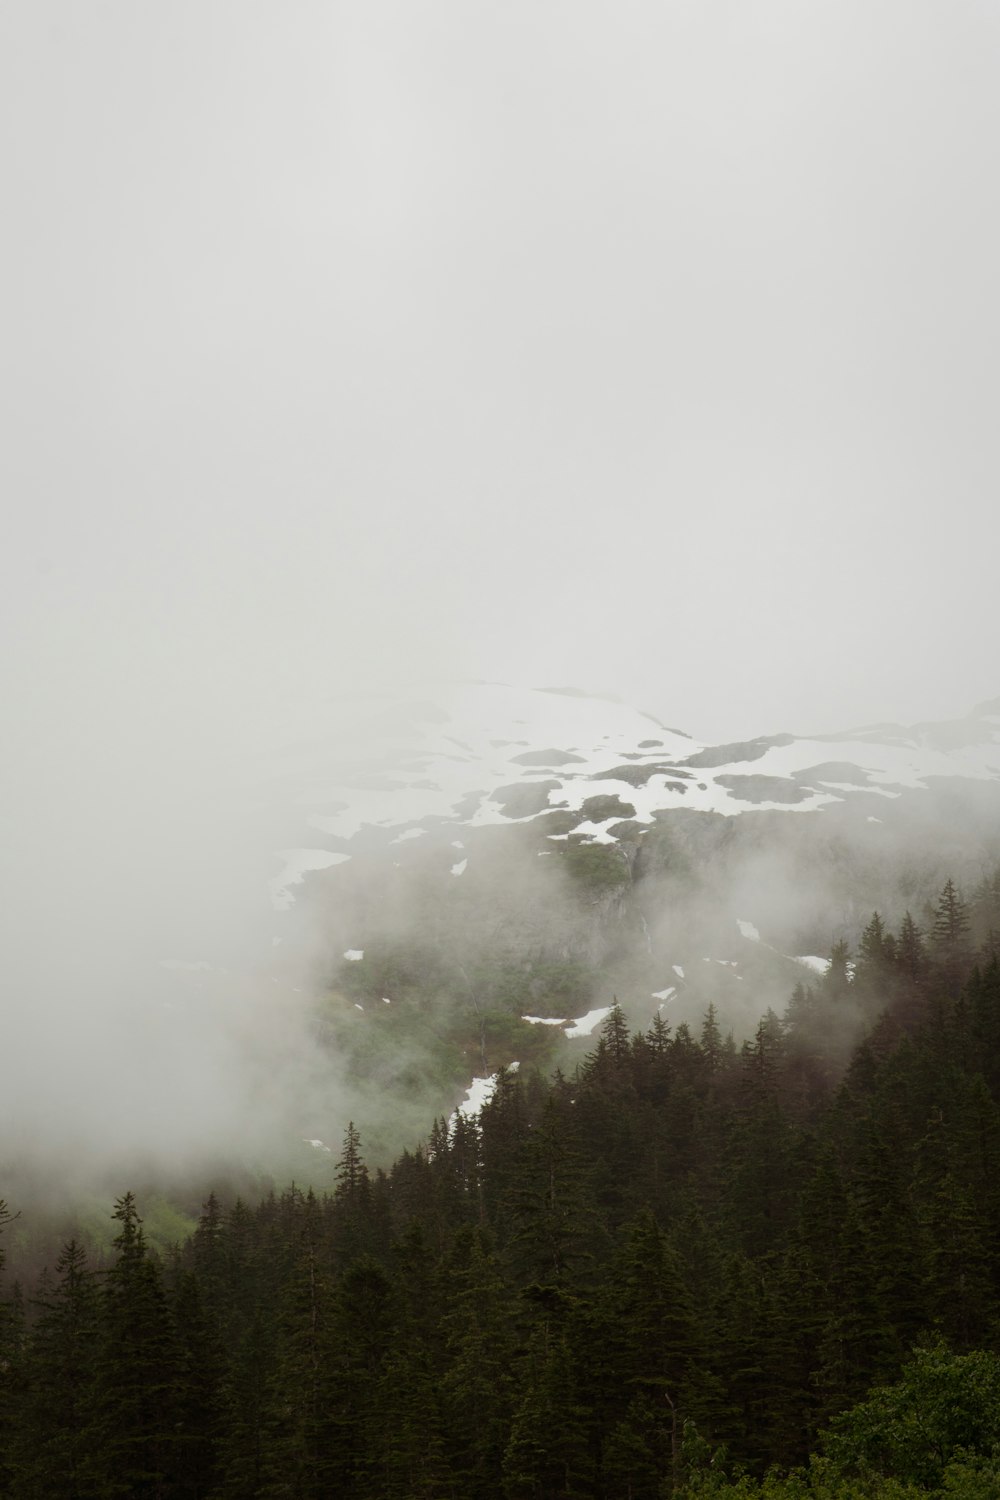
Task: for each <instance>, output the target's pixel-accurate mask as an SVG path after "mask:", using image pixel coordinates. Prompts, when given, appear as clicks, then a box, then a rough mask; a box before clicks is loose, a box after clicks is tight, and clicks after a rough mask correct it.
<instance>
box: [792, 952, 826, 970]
mask: <svg viewBox="0 0 1000 1500" xmlns="http://www.w3.org/2000/svg"><path fill="white" fill-rule="evenodd" d="M790 956H791V957H792V958H793V959H794V960H795V962H796V963H797V964H804V965H805V967H806V968H807V969H812V971H813V973H814V974H825V973H826V971H827V969H828V968H829V967H830V960H829V959H828V958H820V957H819V956H818V955H817V954H815V953H793V954H791V955H790Z"/></svg>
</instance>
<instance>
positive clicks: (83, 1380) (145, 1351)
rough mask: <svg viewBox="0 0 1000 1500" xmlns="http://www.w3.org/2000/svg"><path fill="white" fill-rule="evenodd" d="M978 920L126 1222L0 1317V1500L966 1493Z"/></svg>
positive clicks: (991, 1022) (994, 1320) (997, 1292)
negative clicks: (276, 1182)
mask: <svg viewBox="0 0 1000 1500" xmlns="http://www.w3.org/2000/svg"><path fill="white" fill-rule="evenodd" d="M998 910H1000V882H998V881H997V880H995V879H994V880H992V881H989V882H985V883H984V885H983V887H982V888H981V889H980V891H979V892H978V893H977V895H976V898H975V900H974V901H970V902H969V903H968V904H967V903H966V902H965V901H964V900H963V899H962V897H961V895H960V894H959V892H958V891H957V890H956V888H955V886H954V885H953V884H952V883H951V882H950V881H949V882H948V884H947V885H946V886H945V888H944V890H943V891H942V893H941V897H940V900H939V902H938V907H937V912H936V916H935V919H934V921H933V924H928V929H927V931H926V932H922V931H921V930H920V929H919V928H918V927H917V925H916V924H915V923H914V922H913V921H912V920H911V919H910V918H909V917H907V918H906V919H905V920H904V921H903V922H902V924H901V925H900V927H899V929H898V930H897V931H891V930H890V928H889V927H888V926H887V924H886V923H884V922H883V920H882V919H881V917H880V916H878V915H877V914H875V915H873V916H872V918H871V920H870V922H869V923H868V926H867V927H866V928H865V931H864V934H863V937H862V939H861V941H860V944H859V945H858V949H857V952H856V953H854V954H853V955H852V954H850V953H849V952H848V951H847V949H846V947H845V946H844V945H839V946H838V947H836V948H835V949H834V952H833V955H832V961H831V963H830V966H829V969H828V970H827V972H826V974H825V975H824V976H823V977H822V978H819V979H817V980H816V982H815V983H812V984H810V985H800V986H798V987H797V988H796V990H795V992H794V994H793V995H792V996H791V997H790V999H789V1002H788V1005H787V1009H786V1010H785V1013H784V1014H783V1015H778V1014H776V1013H774V1012H773V1011H772V1012H768V1013H767V1014H766V1015H765V1016H764V1017H763V1019H762V1020H761V1021H760V1023H759V1025H758V1026H757V1028H756V1032H755V1034H754V1035H753V1037H752V1038H750V1039H748V1040H746V1041H744V1042H743V1043H742V1044H739V1045H738V1044H736V1043H735V1042H734V1041H733V1039H732V1037H731V1036H727V1035H725V1034H724V1033H723V1030H722V1029H721V1028H720V1026H719V1024H718V1021H717V1018H716V1015H715V1013H714V1011H713V1010H711V1009H709V1011H708V1013H707V1014H706V1015H705V1017H704V1020H703V1023H702V1024H701V1027H700V1030H698V1031H697V1032H695V1031H692V1030H691V1029H690V1028H688V1027H687V1026H685V1025H680V1026H678V1027H676V1028H672V1027H671V1025H670V1024H669V1022H668V1020H667V1019H666V1018H665V1017H664V1015H663V1014H662V1013H661V1014H659V1015H658V1016H657V1017H656V1018H655V1019H654V1020H653V1022H652V1024H651V1025H650V1026H649V1027H648V1029H646V1030H641V1029H633V1028H630V1026H629V1024H628V1022H627V1020H626V1016H625V1014H624V1012H623V1010H621V1009H620V1008H618V1007H617V1006H616V1007H615V1008H614V1009H613V1010H612V1011H611V1013H610V1015H609V1016H608V1018H607V1020H606V1022H605V1023H604V1025H603V1029H602V1031H601V1033H600V1036H599V1037H598V1039H597V1040H596V1044H595V1046H594V1048H593V1050H592V1051H591V1052H590V1054H589V1056H588V1057H587V1059H586V1061H585V1062H584V1063H583V1064H582V1065H581V1066H580V1067H579V1068H578V1069H577V1070H576V1072H575V1073H574V1075H573V1076H569V1077H567V1076H562V1075H559V1074H557V1075H556V1076H555V1078H554V1079H547V1078H545V1077H543V1076H542V1075H540V1074H537V1073H534V1074H533V1073H530V1072H528V1070H526V1069H524V1070H521V1071H520V1072H512V1071H508V1070H504V1071H501V1074H500V1076H499V1078H498V1080H497V1086H496V1089H495V1092H494V1094H493V1097H492V1098H491V1100H490V1101H489V1103H488V1104H487V1105H486V1107H485V1108H484V1109H483V1111H482V1113H481V1115H480V1116H479V1118H478V1119H477V1120H470V1119H465V1118H463V1117H461V1116H456V1117H455V1118H454V1119H453V1120H452V1121H451V1122H450V1123H449V1122H447V1121H445V1120H443V1119H442V1120H439V1121H438V1122H436V1123H435V1125H434V1127H433V1129H432V1130H431V1132H430V1135H429V1138H428V1140H427V1141H426V1142H425V1143H424V1144H422V1145H421V1146H419V1147H416V1148H415V1149H413V1150H412V1151H409V1152H406V1153H404V1154H403V1155H402V1156H401V1157H400V1158H399V1159H398V1160H396V1161H395V1163H394V1164H393V1165H392V1166H391V1168H390V1169H389V1170H384V1171H383V1170H378V1171H372V1170H369V1168H368V1167H367V1166H366V1164H365V1159H364V1143H363V1141H362V1140H361V1139H360V1138H359V1135H358V1133H357V1132H356V1131H355V1129H354V1127H353V1126H349V1127H348V1128H347V1130H346V1134H345V1137H344V1140H343V1146H342V1150H341V1153H340V1157H339V1162H338V1168H337V1186H336V1189H335V1191H333V1192H332V1193H331V1194H329V1195H325V1196H317V1195H315V1194H314V1193H313V1192H311V1191H302V1190H300V1189H299V1188H297V1187H294V1186H292V1187H289V1188H287V1189H286V1190H284V1191H280V1192H277V1191H276V1192H274V1193H271V1194H269V1195H268V1196H267V1197H266V1198H265V1199H264V1200H263V1201H262V1202H259V1203H256V1204H253V1203H248V1202H243V1201H239V1200H237V1201H234V1202H228V1203H226V1202H220V1201H218V1200H217V1199H216V1198H215V1197H214V1196H211V1197H209V1198H208V1201H207V1202H206V1203H205V1205H204V1209H203V1212H202V1216H201V1219H200V1222H199V1224H198V1227H197V1230H196V1232H195V1233H194V1234H193V1235H192V1236H191V1238H190V1239H189V1240H188V1242H187V1243H185V1244H182V1245H179V1246H177V1247H176V1249H175V1250H174V1251H173V1252H172V1253H170V1254H168V1255H160V1254H157V1253H155V1252H154V1251H153V1250H152V1249H151V1247H150V1246H149V1245H148V1244H147V1242H146V1240H145V1238H144V1232H143V1224H142V1218H141V1204H139V1203H137V1201H136V1200H135V1198H134V1197H133V1195H132V1194H131V1193H130V1192H125V1193H124V1194H123V1196H122V1197H121V1198H120V1199H119V1200H118V1202H117V1204H116V1205H115V1207H114V1212H113V1217H114V1226H115V1230H116V1238H115V1241H114V1254H113V1257H112V1259H111V1261H110V1263H109V1264H107V1265H101V1266H92V1265H90V1264H89V1263H88V1258H87V1256H86V1255H85V1253H84V1251H83V1249H82V1248H81V1245H80V1243H79V1242H77V1241H75V1240H71V1241H70V1242H69V1243H66V1244H65V1245H63V1246H62V1247H61V1249H60V1248H59V1247H55V1248H54V1250H53V1255H52V1264H51V1267H50V1269H49V1271H47V1272H46V1274H45V1275H44V1276H43V1277H42V1278H41V1281H40V1282H39V1283H38V1284H37V1285H32V1287H31V1288H30V1290H25V1291H22V1290H21V1289H20V1288H19V1287H18V1286H17V1285H7V1286H6V1287H5V1293H4V1301H3V1303H2V1308H0V1382H2V1384H0V1494H2V1495H3V1496H5V1497H11V1500H52V1497H65V1500H83V1497H88V1500H90V1497H92V1500H110V1497H113V1496H150V1497H157V1500H182V1497H183V1500H196V1497H197V1500H209V1497H219V1500H222V1497H256V1496H261V1497H263V1496H273V1497H278V1496H285V1497H301V1500H318V1497H328V1496H331V1497H338V1500H376V1497H377V1500H383V1497H384V1500H410V1497H414V1500H415V1497H424V1500H431V1497H435V1500H437V1497H440V1500H494V1497H503V1500H548V1497H553V1500H554V1497H580V1500H658V1497H662V1496H668V1495H680V1496H689V1497H696V1496H718V1497H735V1496H741V1497H743V1496H746V1497H749V1496H754V1495H757V1494H763V1495H766V1496H770V1497H772V1500H778V1497H785V1496H794V1497H807V1496H808V1497H820V1500H822V1497H829V1500H834V1497H894V1500H903V1497H907V1496H916V1495H926V1494H932V1495H942V1496H945V1495H947V1496H950V1497H959V1500H961V1497H966V1500H969V1497H975V1500H986V1497H988V1496H996V1495H998V1494H1000V962H998V958H997V955H996V951H995V943H994V923H995V925H996V928H997V930H1000V921H996V918H997V912H998ZM848 1015H850V1016H853V1017H855V1018H857V1017H860V1018H861V1032H860V1040H858V1031H857V1027H856V1026H855V1027H853V1028H851V1030H852V1038H851V1044H850V1045H847V1044H846V1043H845V1040H844V1038H845V1036H847V1034H848V1028H847V1027H846V1026H845V1025H844V1024H843V1021H842V1018H843V1017H845V1016H848ZM17 1211H18V1210H17V1205H16V1204H14V1203H10V1204H9V1205H8V1206H7V1207H5V1208H4V1210H3V1215H2V1217H3V1219H4V1221H5V1222H9V1220H10V1219H11V1217H12V1216H13V1215H14V1214H15V1213H16V1212H17Z"/></svg>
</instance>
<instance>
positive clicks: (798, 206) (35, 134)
mask: <svg viewBox="0 0 1000 1500" xmlns="http://www.w3.org/2000/svg"><path fill="white" fill-rule="evenodd" d="M998 28H1000V18H998V16H997V13H996V11H995V9H994V8H993V7H991V6H988V5H985V4H979V3H968V4H964V5H962V6H958V7H949V8H948V9H947V12H945V11H944V10H943V9H942V8H941V7H939V6H937V5H933V4H928V3H924V0H898V3H897V0H886V3H881V4H878V5H874V6H873V5H872V4H870V3H868V0H865V3H861V0H844V3H841V4H838V5H837V6H835V7H818V6H817V7H803V6H801V5H800V4H798V3H796V0H784V3H755V4H751V5H740V6H733V5H728V4H722V5H717V6H686V5H681V4H673V3H671V4H666V5H652V4H650V5H645V4H640V5H637V6H629V7H625V8H622V7H614V8H612V7H609V6H605V5H599V4H593V3H588V0H584V3H580V0H572V3H551V4H547V5H545V6H543V7H539V6H537V5H534V4H532V5H527V4H520V3H516V4H513V5H505V6H504V7H502V8H500V9H490V8H488V7H469V6H468V5H466V4H464V3H462V0H452V3H442V0H434V3H432V4H431V5H429V6H422V7H413V6H409V5H407V4H405V3H386V4H377V5H372V6H363V7H356V6H355V7H351V6H346V5H339V4H333V5H330V4H310V3H304V4H301V5H296V6H294V7H291V8H288V7H285V8H282V9H281V11H280V12H279V11H278V10H275V9H273V8H271V7H267V6H263V5H253V4H251V5H246V4H242V3H241V4H239V5H237V4H232V3H219V4H214V5H211V6H208V7H206V6H204V5H201V4H198V5H196V4H192V3H190V0H181V3H177V4H173V5H171V6H169V7H159V8H147V9H138V10H137V9H136V8H135V7H134V6H130V5H126V4H124V3H121V0H113V3H110V4H107V5H104V6H101V7H100V8H98V9H93V8H89V9H88V10H86V11H84V10H81V9H79V8H76V7H72V6H69V5H66V4H63V3H49V0H40V3H36V4H32V5H30V6H18V5H14V4H8V5H4V6H2V7H0V116H2V121H3V126H2V129H0V162H2V169H3V175H4V181H5V218H6V223H7V225H8V231H7V233H6V234H5V236H4V243H3V246H2V248H0V257H2V261H3V268H4V275H3V276H2V278H0V305H2V322H3V327H4V329H5V334H4V341H3V342H4V348H3V350H2V351H0V394H2V401H3V409H4V413H5V418H6V420H5V436H4V442H3V444H2V447H0V474H2V477H3V488H4V495H5V502H6V503H5V507H4V509H5V540H4V546H3V548H2V549H0V568H2V569H3V586H2V589H0V618H2V621H3V630H4V637H5V640H6V641H7V642H8V643H9V649H8V650H7V651H6V652H5V653H4V657H3V661H2V662H0V691H2V694H3V702H4V709H5V733H4V737H3V743H2V745H0V769H2V781H3V786H4V795H5V802H6V807H5V815H4V840H3V848H2V851H0V859H2V874H0V879H2V885H0V899H2V902H3V910H4V912H5V915H6V919H7V920H6V926H7V929H8V933H9V937H8V940H7V942H6V945H5V952H4V957H3V968H4V974H3V983H4V991H5V997H6V998H5V1002H4V1012H5V1014H4V1021H3V1027H4V1032H3V1044H4V1053H5V1057H6V1059H7V1069H6V1071H7V1074H8V1079H7V1085H6V1087H5V1101H6V1102H5V1105H4V1109H5V1114H6V1117H5V1119H4V1121H3V1124H4V1126H5V1128H6V1130H7V1131H8V1135H9V1136H10V1137H11V1138H13V1139H15V1140H16V1141H21V1140H23V1141H33V1142H36V1143H37V1142H38V1141H39V1140H43V1141H44V1142H45V1143H46V1148H47V1149H51V1150H52V1151H54V1152H56V1153H62V1152H65V1153H67V1154H68V1155H69V1156H71V1157H74V1158H75V1157H76V1156H77V1155H78V1156H79V1157H80V1158H87V1157H97V1158H100V1157H102V1156H104V1155H105V1154H106V1153H108V1152H109V1151H110V1150H111V1149H112V1146H115V1147H116V1148H117V1143H118V1142H120V1140H121V1139H122V1138H123V1137H124V1138H129V1139H138V1140H139V1141H140V1142H141V1143H142V1144H143V1146H144V1147H149V1148H150V1149H153V1148H154V1147H157V1146H159V1145H162V1144H164V1143H165V1149H166V1150H167V1153H168V1154H177V1155H179V1156H181V1157H183V1156H184V1155H185V1153H186V1152H188V1151H190V1150H195V1149H200V1147H201V1145H202V1144H203V1143H204V1141H205V1140H206V1139H212V1140H216V1139H217V1140H219V1141H221V1142H223V1143H232V1142H233V1141H234V1140H235V1141H238V1142H239V1144H240V1146H241V1148H242V1147H245V1146H246V1145H247V1144H248V1142H247V1137H246V1132H247V1131H248V1130H251V1129H252V1124H251V1123H248V1122H252V1120H253V1119H255V1118H260V1117H261V1116H267V1114H268V1109H269V1107H270V1106H269V1105H268V1103H267V1100H268V1099H272V1100H273V1099H277V1100H278V1103H277V1105H276V1106H275V1108H276V1109H277V1111H278V1114H279V1115H280V1113H281V1110H282V1108H283V1105H282V1104H281V1102H280V1096H281V1093H282V1084H281V1078H282V1074H281V1067H282V1064H281V1062H280V1058H287V1060H288V1068H289V1074H288V1077H289V1079H294V1080H296V1081H297V1082H296V1085H295V1086H296V1087H297V1086H298V1082H300V1081H301V1077H302V1067H303V1065H304V1063H303V1059H304V1058H305V1059H307V1058H308V1055H309V1035H308V1031H307V1030H303V1029H302V1026H301V1024H300V1023H301V1017H300V1016H298V1015H297V1014H296V1012H295V1011H294V1010H292V1011H286V1012H283V1013H282V1015H281V1017H280V1020H279V1021H276V1020H275V1016H274V1011H273V1006H272V1004H271V1001H270V999H269V998H268V997H267V996H266V995H264V994H263V993H258V992H257V990H255V987H254V984H253V983H251V982H249V981H248V982H247V983H245V984H243V985H242V986H241V989H240V1004H239V1009H238V1011H237V1010H236V1009H234V1002H233V1004H231V1003H230V1001H229V1000H226V1001H224V1002H220V1004H221V1005H222V1009H223V1010H224V1011H225V1015H224V1017H223V1018H222V1019H221V1020H220V1018H219V1015H218V1014H216V1013H215V1012H213V1011H211V1009H210V1008H202V1009H201V1010H200V1011H199V1010H197V1009H196V1008H194V1007H192V1011H191V1015H190V1018H189V1028H190V1029H189V1031H188V1034H187V1037H186V1039H185V1042H184V1045H183V1047H182V1048H179V1047H178V1045H177V1044H176V1042H175V1041H174V1040H172V1038H174V1037H175V1035H176V1033H175V1032H173V1031H170V1030H169V1028H167V1029H163V1028H161V1027H160V1026H159V1023H158V1022H156V1021H152V1020H151V1019H150V1013H151V1011H153V1010H156V1006H157V1005H158V1004H159V1001H158V999H157V997H156V991H155V986H154V988H153V989H152V990H151V991H147V990H146V988H145V987H146V986H147V985H151V986H152V985H153V984H154V981H153V980H151V979H149V977H148V962H147V961H148V960H149V959H150V957H151V955H155V957H156V958H157V959H158V958H167V959H171V958H180V959H182V960H185V961H200V960H205V961H208V960H213V961H215V960H217V959H219V958H220V957H221V956H225V958H226V959H227V961H229V962H232V960H233V956H234V955H236V956H237V959H238V962H239V961H242V962H243V964H244V966H245V968H246V969H252V955H253V954H255V953H256V951H257V948H258V945H259V944H260V941H261V938H262V936H264V938H265V940H268V939H269V938H270V933H269V931H268V930H267V924H268V921H269V915H268V908H267V905H266V891H265V889H264V887H263V884H262V881H261V878H260V877H261V873H262V872H261V869H260V851H261V848H262V847H263V845H262V842H261V840H262V837H263V836H264V834H266V833H267V832H268V830H267V829H266V828H262V824H261V819H260V806H261V803H260V797H259V785H260V782H259V777H260V775H261V774H262V772H261V767H262V766H264V765H266V764H267V756H268V755H269V754H272V753H276V752H277V751H278V750H280V749H281V748H282V747H287V746H289V745H293V744H295V743H296V742H298V741H299V740H300V739H301V738H302V737H308V736H309V735H310V734H311V733H313V732H314V728H315V719H313V718H312V717H311V716H312V715H314V714H316V715H320V716H323V723H324V732H326V733H329V734H330V735H331V736H332V737H333V738H334V739H336V737H337V735H338V734H339V735H340V736H341V737H342V738H343V737H348V728H347V727H346V726H347V725H348V723H353V722H354V715H355V710H354V709H353V708H343V707H339V706H338V705H341V704H343V703H344V702H345V701H349V702H353V701H355V700H356V698H357V695H359V694H360V695H362V696H363V695H365V694H368V693H371V692H378V693H388V694H392V695H398V694H403V695H406V696H413V695H418V696H422V695H424V694H425V692H427V691H432V692H433V691H436V690H438V687H439V685H440V684H441V683H442V682H444V683H451V682H454V681H456V680H460V679H469V678H473V679H487V680H501V681H510V682H514V683H518V684H522V685H532V686H564V685H574V686H577V687H579V688H582V689H585V690H589V691H592V692H596V693H608V694H612V695H615V696H617V697H619V698H621V699H622V700H624V701H626V702H630V703H633V704H635V705H636V706H638V707H640V708H643V709H646V710H648V711H650V712H652V713H654V714H656V715H657V716H659V717H660V718H661V719H662V720H663V721H664V722H665V723H667V724H669V725H672V726H675V727H676V728H678V729H680V730H683V731H685V732H687V733H690V734H692V735H694V736H695V737H696V738H697V739H698V740H700V741H702V742H707V743H718V742H721V741H731V740H739V739H745V738H747V737H749V736H753V735H761V734H773V733H777V732H780V731H790V732H794V733H803V734H804V733H810V732H819V731H825V730H836V729H844V728H847V727H850V726H852V725H856V724H859V723H866V722H870V721H873V720H894V721H899V722H903V723H908V722H913V721H915V720H921V719H938V718H940V719H945V718H957V717H960V716H961V715H963V714H964V713H965V712H966V711H967V710H968V709H969V708H970V707H971V706H972V705H973V704H975V703H977V702H981V701H982V700H985V699H989V698H991V697H993V696H994V695H995V694H996V692H997V687H998V684H997V676H996V656H995V637H996V627H995V577H994V575H995V557H994V548H993V547H992V545H991V543H992V541H993V539H994V538H995V535H996V520H995V514H996V499H995V497H996V493H997V479H998V477H1000V475H998V469H1000V454H998V448H997V445H998V437H997V428H996V422H995V411H996V398H997V390H996V383H997V371H996V361H995V357H994V351H995V349H996V347H997V338H998V332H1000V330H998V328H997V326H996V325H997V318H998V301H997V298H996V296H995V267H996V265H997V264H998V261H1000V243H998V241H1000V213H998V207H997V202H996V189H995V183H996V181H997V171H996V160H995V157H996V143H997V141H998V140H1000V118H998V114H1000V96H998V93H997V90H996V87H995V80H996V63H997V44H998ZM428 684H429V685H430V688H429V689H428V686H427V685H428ZM352 744H353V748H354V749H355V751H356V752H357V754H358V755H359V756H361V757H362V758H363V756H364V742H363V740H362V741H354V742H352ZM139 976H142V977H141V978H140V977H139ZM156 982H157V983H159V982H160V981H159V980H157V981H156ZM138 989H142V992H143V994H142V1000H141V1003H138V1004H137V998H136V997H137V990H138ZM151 995H152V997H153V998H150V996H151ZM157 1013H159V1012H157ZM277 1044H280V1045H278V1057H279V1061H278V1062H277V1063H276V1060H275V1057H276V1054H275V1046H276V1045H277ZM305 1065H306V1066H307V1065H308V1064H307V1063H306V1064H305ZM265 1077H266V1079H267V1083H266V1086H265V1082H264V1080H265ZM251 1104H253V1106H254V1107H253V1108H251ZM71 1139H72V1142H73V1145H72V1146H70V1144H69V1141H70V1140H71Z"/></svg>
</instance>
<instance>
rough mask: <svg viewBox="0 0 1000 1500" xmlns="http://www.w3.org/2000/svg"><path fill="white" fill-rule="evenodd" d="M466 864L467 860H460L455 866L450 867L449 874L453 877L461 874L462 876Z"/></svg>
mask: <svg viewBox="0 0 1000 1500" xmlns="http://www.w3.org/2000/svg"><path fill="white" fill-rule="evenodd" d="M468 863H469V861H468V860H467V859H460V860H459V862H458V864H457V865H452V867H451V873H452V874H453V875H461V874H463V873H464V871H465V867H466V865H467V864H468Z"/></svg>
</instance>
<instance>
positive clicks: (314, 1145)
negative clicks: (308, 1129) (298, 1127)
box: [302, 1136, 332, 1156]
mask: <svg viewBox="0 0 1000 1500" xmlns="http://www.w3.org/2000/svg"><path fill="white" fill-rule="evenodd" d="M302 1141H303V1144H304V1145H306V1146H311V1147H312V1148H313V1150H314V1151H325V1152H326V1154H327V1156H330V1155H332V1152H331V1151H330V1148H329V1146H324V1145H323V1142H322V1141H311V1140H310V1139H309V1138H308V1136H303V1137H302Z"/></svg>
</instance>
